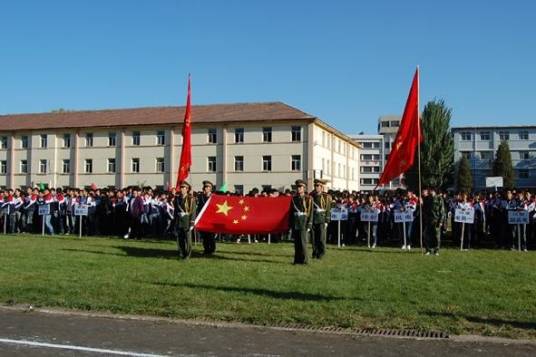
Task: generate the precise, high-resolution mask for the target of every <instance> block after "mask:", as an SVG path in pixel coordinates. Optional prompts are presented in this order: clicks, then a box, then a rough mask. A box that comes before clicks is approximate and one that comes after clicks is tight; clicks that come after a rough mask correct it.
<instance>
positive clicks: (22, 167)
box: [19, 160, 28, 174]
mask: <svg viewBox="0 0 536 357" xmlns="http://www.w3.org/2000/svg"><path fill="white" fill-rule="evenodd" d="M19 171H20V173H21V174H27V173H28V161H26V160H20V170H19Z"/></svg>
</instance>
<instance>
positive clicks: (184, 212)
mask: <svg viewBox="0 0 536 357" xmlns="http://www.w3.org/2000/svg"><path fill="white" fill-rule="evenodd" d="M185 183H186V184H187V185H188V187H189V189H188V190H190V188H191V186H190V185H189V184H188V183H187V182H183V183H181V185H183V184H185ZM174 206H175V212H174V216H175V235H176V236H177V248H178V250H179V255H180V257H181V258H183V259H188V258H190V255H191V254H192V229H193V221H194V219H195V213H196V200H195V197H194V196H192V195H191V194H190V193H188V194H187V195H186V196H182V195H181V194H178V195H177V196H175V200H174Z"/></svg>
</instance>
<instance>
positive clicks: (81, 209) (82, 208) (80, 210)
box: [74, 205, 88, 216]
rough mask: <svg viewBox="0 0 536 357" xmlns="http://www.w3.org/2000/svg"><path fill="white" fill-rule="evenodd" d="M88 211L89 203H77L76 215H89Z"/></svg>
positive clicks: (75, 207)
mask: <svg viewBox="0 0 536 357" xmlns="http://www.w3.org/2000/svg"><path fill="white" fill-rule="evenodd" d="M87 211H88V206H87V205H75V206H74V215H75V216H87Z"/></svg>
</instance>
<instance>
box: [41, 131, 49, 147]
mask: <svg viewBox="0 0 536 357" xmlns="http://www.w3.org/2000/svg"><path fill="white" fill-rule="evenodd" d="M47 146H48V138H47V134H41V148H43V149H46V148H47Z"/></svg>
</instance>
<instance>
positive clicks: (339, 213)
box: [331, 207, 348, 221]
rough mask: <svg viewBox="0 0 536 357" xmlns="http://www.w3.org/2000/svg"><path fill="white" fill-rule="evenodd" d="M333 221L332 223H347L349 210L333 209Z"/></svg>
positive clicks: (342, 208)
mask: <svg viewBox="0 0 536 357" xmlns="http://www.w3.org/2000/svg"><path fill="white" fill-rule="evenodd" d="M331 220H332V221H347V220H348V209H346V207H335V208H332V209H331Z"/></svg>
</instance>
